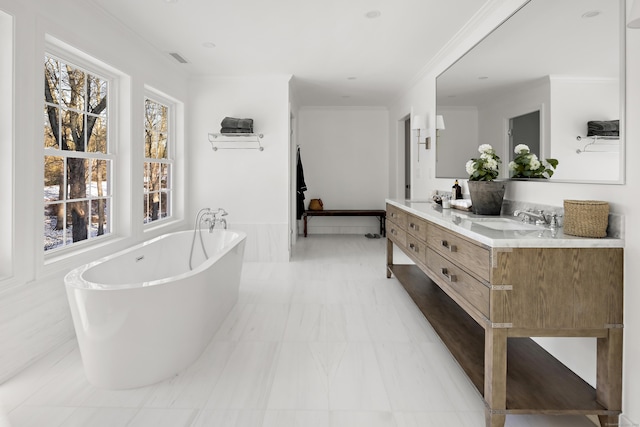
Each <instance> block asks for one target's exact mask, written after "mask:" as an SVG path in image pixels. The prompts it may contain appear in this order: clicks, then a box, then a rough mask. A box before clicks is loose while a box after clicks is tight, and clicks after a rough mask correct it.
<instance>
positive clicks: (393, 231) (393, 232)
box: [391, 228, 398, 236]
mask: <svg viewBox="0 0 640 427" xmlns="http://www.w3.org/2000/svg"><path fill="white" fill-rule="evenodd" d="M391 234H393V235H394V236H397V235H398V232H397V231H396V229H395V228H392V229H391Z"/></svg>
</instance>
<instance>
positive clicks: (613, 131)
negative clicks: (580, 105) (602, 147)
mask: <svg viewBox="0 0 640 427" xmlns="http://www.w3.org/2000/svg"><path fill="white" fill-rule="evenodd" d="M587 136H620V120H609V121H595V120H594V121H590V122H587Z"/></svg>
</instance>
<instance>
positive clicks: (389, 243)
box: [387, 239, 393, 279]
mask: <svg viewBox="0 0 640 427" xmlns="http://www.w3.org/2000/svg"><path fill="white" fill-rule="evenodd" d="M392 265H393V242H392V241H391V240H389V239H387V279H389V278H391V266H392Z"/></svg>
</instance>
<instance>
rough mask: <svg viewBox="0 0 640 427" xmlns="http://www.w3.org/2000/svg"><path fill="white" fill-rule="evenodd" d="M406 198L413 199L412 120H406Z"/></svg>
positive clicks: (408, 118)
mask: <svg viewBox="0 0 640 427" xmlns="http://www.w3.org/2000/svg"><path fill="white" fill-rule="evenodd" d="M404 198H405V199H407V200H409V199H411V118H410V117H407V118H406V119H404Z"/></svg>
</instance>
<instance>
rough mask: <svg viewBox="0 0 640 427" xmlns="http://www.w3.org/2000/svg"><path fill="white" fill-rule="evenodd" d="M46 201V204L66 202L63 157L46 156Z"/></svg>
mask: <svg viewBox="0 0 640 427" xmlns="http://www.w3.org/2000/svg"><path fill="white" fill-rule="evenodd" d="M61 190H62V191H61ZM61 192H62V194H60V193H61ZM44 200H45V202H47V201H55V200H64V159H63V158H62V157H58V156H44Z"/></svg>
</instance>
